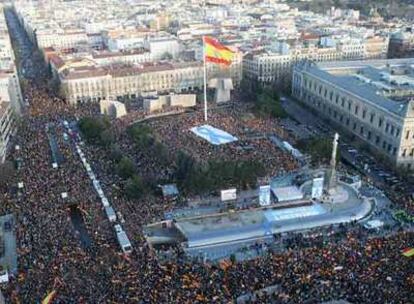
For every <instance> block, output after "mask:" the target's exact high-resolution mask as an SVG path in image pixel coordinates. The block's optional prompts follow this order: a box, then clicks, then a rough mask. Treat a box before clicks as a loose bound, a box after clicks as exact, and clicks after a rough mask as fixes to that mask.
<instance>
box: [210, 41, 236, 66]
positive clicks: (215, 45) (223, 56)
mask: <svg viewBox="0 0 414 304" xmlns="http://www.w3.org/2000/svg"><path fill="white" fill-rule="evenodd" d="M203 39H204V56H205V59H206V61H207V62H212V63H217V64H223V65H227V66H228V65H231V63H232V61H233V56H234V52H233V51H232V50H230V49H229V48H228V47H226V46H224V45H222V44H221V43H219V42H218V41H217V40H216V39H214V38H212V37H208V36H205V37H204V38H203Z"/></svg>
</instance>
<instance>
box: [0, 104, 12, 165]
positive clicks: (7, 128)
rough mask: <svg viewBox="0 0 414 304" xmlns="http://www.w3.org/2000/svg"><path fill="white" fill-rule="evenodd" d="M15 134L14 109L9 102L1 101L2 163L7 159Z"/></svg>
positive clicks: (0, 142)
mask: <svg viewBox="0 0 414 304" xmlns="http://www.w3.org/2000/svg"><path fill="white" fill-rule="evenodd" d="M14 132H15V122H14V114H13V109H12V107H11V105H10V103H9V102H5V101H2V100H0V163H2V162H4V160H5V159H6V152H7V148H8V145H9V141H10V138H11V136H12V135H13V134H14Z"/></svg>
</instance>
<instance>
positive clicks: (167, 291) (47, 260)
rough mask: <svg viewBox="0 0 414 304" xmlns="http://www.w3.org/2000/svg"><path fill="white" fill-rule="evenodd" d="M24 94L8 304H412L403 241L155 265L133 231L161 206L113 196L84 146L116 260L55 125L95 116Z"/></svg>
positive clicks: (8, 196) (113, 183) (102, 169)
mask: <svg viewBox="0 0 414 304" xmlns="http://www.w3.org/2000/svg"><path fill="white" fill-rule="evenodd" d="M26 95H27V97H28V100H29V101H30V111H29V114H28V116H27V117H25V119H24V120H23V121H22V125H21V127H20V129H19V132H18V134H17V136H16V138H15V143H16V144H18V145H19V146H20V149H18V150H15V151H13V152H12V157H14V158H16V157H19V158H21V159H22V166H21V168H20V169H19V171H18V172H17V175H16V176H15V177H14V178H13V182H10V189H9V190H10V191H9V192H7V193H4V194H2V196H3V197H2V201H3V202H4V204H3V205H2V209H3V210H2V211H3V213H10V212H13V213H14V215H15V218H16V223H15V228H16V234H17V240H18V255H19V263H18V264H19V270H18V273H17V274H16V275H15V276H14V277H12V278H11V281H10V283H9V285H8V286H3V287H2V290H3V292H4V295H5V297H6V298H7V299H8V300H9V301H10V302H11V303H17V302H21V303H33V302H38V301H41V299H42V298H44V297H45V296H46V295H47V294H48V292H50V291H51V290H56V292H57V293H56V298H55V300H54V301H55V303H228V302H229V301H231V300H234V299H235V298H237V297H238V296H240V295H243V294H246V293H249V292H254V291H257V290H261V289H263V288H265V287H267V286H271V285H278V286H279V287H280V288H279V289H278V290H279V292H278V293H274V294H265V293H264V294H263V293H261V294H260V296H257V297H256V300H255V301H256V302H260V303H264V302H273V303H304V302H307V303H316V302H320V301H324V300H331V299H338V298H342V299H347V300H349V301H351V302H355V303H384V302H387V303H408V302H409V301H410V299H412V290H413V288H414V277H413V273H414V272H413V270H414V269H413V263H412V260H411V259H409V258H407V257H404V256H402V255H401V250H403V249H404V248H407V247H410V246H414V235H413V233H410V232H400V233H398V234H396V235H394V236H392V237H390V238H380V239H371V240H367V241H363V240H361V239H360V238H358V237H357V236H355V235H352V233H349V235H348V236H347V238H346V240H345V241H343V242H340V243H338V244H335V243H334V242H332V243H329V244H326V245H325V246H320V244H317V245H315V246H311V247H309V248H304V249H300V248H299V249H295V250H289V251H287V252H285V253H271V252H270V253H269V254H268V255H266V256H264V257H261V258H257V259H253V260H250V261H244V262H235V263H234V264H230V265H229V267H227V268H226V269H223V268H221V267H219V266H217V265H216V264H211V263H209V262H208V261H207V262H206V263H203V262H197V263H189V262H185V261H182V262H178V261H175V262H172V261H171V262H168V263H166V264H164V265H162V266H161V265H159V263H158V261H157V258H156V256H155V255H154V254H153V252H152V250H151V248H149V247H148V245H147V244H146V242H145V239H144V237H143V235H142V226H143V225H145V224H146V223H149V222H151V221H153V220H154V219H156V218H160V217H161V216H162V213H163V211H164V210H165V209H166V208H168V206H166V205H163V202H162V201H161V200H158V199H156V198H152V199H148V198H146V199H145V200H144V199H143V200H140V201H130V200H128V199H126V198H125V197H123V196H122V195H121V194H120V192H119V191H118V190H117V189H118V188H119V186H120V185H119V180H117V178H116V176H115V175H114V174H111V173H110V172H111V168H112V166H111V163H110V160H109V158H108V157H107V156H105V155H103V154H102V153H103V152H102V151H100V148H99V147H96V146H89V145H86V146H85V151H86V155H87V158H88V159H91V164H92V167H93V168H94V171H95V172H96V174H97V177H98V178H99V179H100V180H101V183H102V186H103V189H104V191H105V193H106V194H107V197H108V199H110V200H111V202H112V203H113V205H114V207H115V209H116V210H117V211H118V212H120V213H122V214H123V218H124V219H125V223H124V224H123V225H124V228H125V230H126V231H127V233H128V235H129V236H130V238H131V240H132V243H133V248H134V250H133V252H132V254H131V255H130V256H128V257H125V256H123V255H122V254H120V250H119V248H118V246H117V243H116V240H115V235H114V232H113V229H112V227H111V224H110V223H109V221H108V220H107V219H106V218H105V215H104V212H103V210H102V209H101V205H100V203H99V199H98V196H97V194H96V193H95V192H94V190H93V187H92V184H91V183H90V181H89V180H88V177H87V174H86V172H85V171H84V168H83V166H82V165H81V162H80V160H79V159H78V156H77V155H76V153H75V152H74V149H73V143H72V139H69V140H65V139H64V137H63V133H64V132H65V129H64V127H63V123H62V122H63V121H64V120H68V121H73V120H74V119H75V117H81V116H82V115H91V114H93V113H95V110H96V109H94V107H88V106H83V107H80V108H78V109H74V108H71V107H69V106H68V105H66V104H64V103H63V102H62V101H60V100H59V99H58V98H52V97H50V96H49V95H48V94H47V93H46V92H45V91H44V90H42V89H41V88H28V90H27V91H26ZM46 123H48V124H52V125H53V127H54V128H55V134H56V139H57V142H58V146H59V150H60V152H61V153H62V154H63V156H64V161H63V163H62V164H61V165H60V166H59V167H58V168H53V167H52V158H51V153H50V146H49V142H48V138H47V134H46V129H45V125H46ZM100 153H101V154H100ZM138 165H140V166H145V164H144V163H142V164H138ZM112 171H113V170H112ZM17 182H23V184H24V188H23V189H22V190H18V191H17V193H16V189H15V188H16V187H15V185H16V183H17ZM62 192H67V193H68V197H67V199H62V197H61V193H62ZM72 204H75V205H77V206H78V207H79V208H80V209H81V210H82V214H83V219H84V222H85V226H86V229H87V231H88V235H89V237H90V239H91V243H90V245H89V246H82V243H81V241H80V236H79V232H78V231H77V229H76V227H75V226H74V225H73V223H72V221H71V217H70V206H71V205H72ZM338 266H342V268H340V270H338V269H339V268H338Z"/></svg>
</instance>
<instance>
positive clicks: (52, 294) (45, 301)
mask: <svg viewBox="0 0 414 304" xmlns="http://www.w3.org/2000/svg"><path fill="white" fill-rule="evenodd" d="M55 295H56V290H53V291H51V292H49V294H48V295H47V296H46V298H44V299H43V301H42V304H51V303H52V301H53V299H54V297H55Z"/></svg>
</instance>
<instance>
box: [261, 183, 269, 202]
mask: <svg viewBox="0 0 414 304" xmlns="http://www.w3.org/2000/svg"><path fill="white" fill-rule="evenodd" d="M259 204H260V206H269V205H270V185H266V186H260V188H259Z"/></svg>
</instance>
